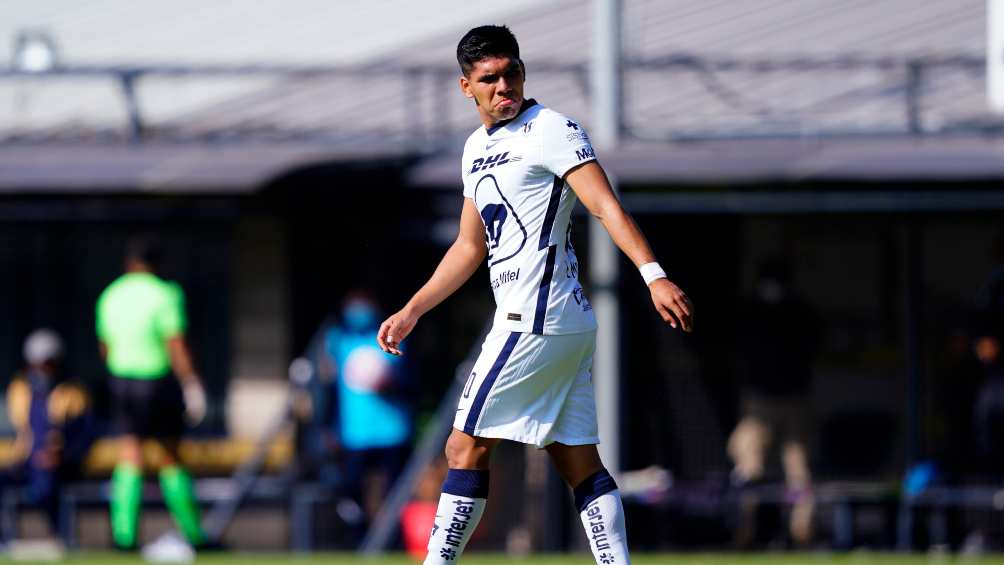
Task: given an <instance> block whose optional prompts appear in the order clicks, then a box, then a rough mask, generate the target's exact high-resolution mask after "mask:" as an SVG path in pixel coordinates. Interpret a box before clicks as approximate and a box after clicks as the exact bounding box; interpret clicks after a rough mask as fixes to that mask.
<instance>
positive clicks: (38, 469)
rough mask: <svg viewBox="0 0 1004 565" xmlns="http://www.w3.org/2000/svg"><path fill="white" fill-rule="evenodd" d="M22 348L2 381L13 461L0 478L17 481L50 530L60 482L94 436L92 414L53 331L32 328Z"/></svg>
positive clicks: (55, 521)
mask: <svg viewBox="0 0 1004 565" xmlns="http://www.w3.org/2000/svg"><path fill="white" fill-rule="evenodd" d="M23 353H24V360H25V368H24V370H23V371H22V372H21V373H19V374H17V375H15V376H14V378H13V379H12V380H11V383H10V385H9V386H8V387H7V413H8V415H9V417H10V420H11V423H12V424H13V425H14V428H15V430H16V432H17V438H16V440H15V448H16V450H17V453H18V459H19V463H18V464H17V465H15V467H14V468H13V469H11V470H9V471H8V472H7V473H5V474H4V476H2V477H0V483H2V484H4V485H10V484H18V485H21V486H23V487H24V488H25V490H26V493H27V497H28V502H29V503H30V504H34V505H37V506H39V507H40V508H42V509H43V510H44V511H45V513H46V517H47V518H48V521H49V525H50V528H51V531H52V533H54V534H55V533H56V532H57V531H58V527H59V499H60V492H61V490H62V485H63V484H65V483H66V482H67V481H70V480H73V479H74V478H77V477H79V475H80V471H81V467H82V465H83V461H84V458H85V457H86V455H87V452H88V450H89V449H90V447H91V443H92V442H93V440H94V417H93V412H92V410H91V403H90V398H89V396H88V394H87V391H86V389H85V388H84V387H83V386H82V385H81V384H80V383H79V382H77V381H76V380H75V379H72V378H69V376H68V375H67V373H66V372H65V371H64V370H63V367H62V360H63V340H62V339H61V338H60V337H59V335H58V334H57V333H55V332H54V331H52V330H49V329H39V330H35V331H34V332H32V333H31V334H30V335H29V336H28V338H27V339H26V340H25V342H24V348H23Z"/></svg>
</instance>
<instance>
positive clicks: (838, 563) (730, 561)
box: [0, 552, 1004, 565]
mask: <svg viewBox="0 0 1004 565" xmlns="http://www.w3.org/2000/svg"><path fill="white" fill-rule="evenodd" d="M65 562H67V563H72V564H77V565H91V564H93V565H99V564H100V565H115V564H119V563H121V564H125V563H142V562H143V561H142V560H141V559H140V558H139V557H138V556H130V555H123V554H117V553H73V554H70V555H69V556H68V557H67V559H66V560H65ZM513 562H515V563H520V564H523V565H590V564H592V563H593V560H592V557H591V556H589V555H586V554H584V553H583V554H561V555H548V556H533V557H528V558H526V559H514V558H511V557H507V556H505V555H486V554H472V555H469V556H465V557H464V559H463V563H464V565H503V564H508V563H513ZM632 562H633V563H634V564H635V565H656V564H660V565H661V564H668V565H802V564H807V565H831V564H833V565H921V564H923V565H941V564H945V563H956V562H957V563H964V564H977V565H982V564H984V563H986V564H988V565H989V564H991V563H993V564H1001V563H1004V555H1001V554H998V555H991V556H985V557H979V558H957V557H954V556H950V555H925V554H920V555H899V554H890V553H870V552H852V553H842V554H830V553H682V554H681V553H649V554H645V553H638V554H635V555H632ZM0 563H15V562H14V561H10V560H6V559H0ZM16 563H31V562H30V561H18V562H16ZM196 563H199V564H206V565H213V564H219V565H273V564H275V565H349V564H365V565H414V564H415V562H414V561H412V560H410V559H409V558H408V557H406V556H404V555H400V554H398V555H392V556H387V557H380V558H373V559H366V558H362V557H359V556H357V555H355V554H351V553H315V554H309V555H295V554H278V553H260V554H259V553H251V554H241V553H223V554H216V555H206V556H201V557H199V558H198V559H197V560H196Z"/></svg>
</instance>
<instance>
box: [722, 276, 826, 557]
mask: <svg viewBox="0 0 1004 565" xmlns="http://www.w3.org/2000/svg"><path fill="white" fill-rule="evenodd" d="M820 329H821V326H820V322H819V319H818V318H817V316H816V314H815V312H814V311H813V309H812V308H811V307H810V306H809V305H808V304H807V303H806V302H805V300H803V299H802V298H801V297H800V296H798V295H797V294H796V293H795V291H794V289H793V288H792V285H791V270H790V267H789V265H788V264H787V262H786V261H784V260H783V259H769V260H766V261H764V262H763V263H762V264H761V265H760V267H759V271H758V276H757V280H756V287H755V293H754V295H753V296H752V297H751V298H750V299H749V300H747V303H746V304H745V305H744V306H743V307H742V308H741V312H740V317H739V335H738V342H739V343H738V351H739V370H740V377H741V383H742V388H741V410H742V416H741V419H740V421H739V424H738V425H737V426H736V428H735V430H734V431H733V432H732V436H731V437H730V438H729V442H728V453H729V456H730V457H731V458H732V460H733V462H734V463H735V470H734V471H733V477H734V479H735V481H736V482H737V483H739V484H750V483H755V482H758V481H761V480H763V479H764V478H765V475H766V472H767V470H766V465H767V455H768V453H769V451H770V450H771V448H772V447H773V446H779V447H780V448H781V463H782V467H783V470H784V476H785V482H786V486H787V489H788V498H789V500H790V501H791V503H792V506H791V516H790V523H789V530H790V534H791V539H792V540H793V541H794V542H795V543H796V544H798V545H802V546H804V545H806V544H808V543H809V541H810V540H811V536H812V514H813V497H812V476H811V473H810V470H809V461H808V442H809V433H810V426H811V417H810V416H811V410H812V409H811V407H810V405H809V392H810V391H809V387H810V384H811V379H812V363H813V360H814V359H815V357H816V355H817V352H818V350H819V345H820ZM752 510H753V509H752V508H746V509H744V513H743V514H744V515H743V516H741V517H740V519H741V520H742V522H743V523H741V524H740V528H739V532H738V535H737V542H738V543H739V544H740V545H745V544H748V543H749V542H751V541H752V535H753V525H752V524H751V519H752V515H751V512H752Z"/></svg>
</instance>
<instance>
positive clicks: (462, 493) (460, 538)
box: [425, 469, 488, 565]
mask: <svg viewBox="0 0 1004 565" xmlns="http://www.w3.org/2000/svg"><path fill="white" fill-rule="evenodd" d="M487 501H488V471H484V470H477V469H450V470H449V472H448V473H447V474H446V481H444V482H443V494H442V495H440V497H439V507H438V508H437V509H436V521H435V523H434V524H433V526H432V533H431V534H430V536H429V546H428V549H429V553H428V554H427V555H426V557H425V565H445V564H447V563H452V562H454V561H456V560H457V559H459V558H460V554H461V553H463V551H464V548H465V547H467V542H468V541H469V540H470V539H471V534H473V533H474V530H475V528H477V526H478V522H479V521H480V520H481V514H482V513H484V510H485V504H486V503H487Z"/></svg>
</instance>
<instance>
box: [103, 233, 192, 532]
mask: <svg viewBox="0 0 1004 565" xmlns="http://www.w3.org/2000/svg"><path fill="white" fill-rule="evenodd" d="M160 257H161V248H160V244H159V241H158V240H157V238H156V237H154V236H137V237H133V238H131V239H130V240H129V243H128V245H127V249H126V257H125V270H126V272H125V274H124V275H122V276H120V277H119V278H117V279H115V281H114V282H112V283H111V284H110V285H109V286H108V288H106V289H105V290H104V292H102V293H101V297H100V298H99V299H98V304H97V313H96V314H97V333H98V340H99V347H100V351H101V356H102V358H103V359H104V360H105V362H106V364H107V366H108V371H109V373H111V376H112V378H111V386H110V389H111V391H112V402H113V417H114V419H115V422H114V424H115V427H116V428H117V430H116V431H117V433H119V434H120V436H119V443H120V448H119V449H120V452H119V462H118V464H117V465H116V466H115V470H114V472H113V473H112V496H111V520H112V537H113V539H114V542H115V545H116V546H118V547H119V548H121V549H131V548H134V547H135V545H136V534H137V529H138V525H139V524H138V522H139V509H140V505H141V502H142V494H143V492H142V491H143V454H142V442H143V440H145V439H151V440H154V441H155V443H156V444H157V445H159V446H160V448H161V462H162V464H161V466H160V469H159V474H160V486H161V490H162V492H163V494H164V500H165V502H166V503H167V507H168V510H170V511H171V515H172V516H173V517H174V519H175V522H176V523H177V524H178V528H179V529H180V530H181V532H182V533H183V534H184V536H185V538H186V539H187V540H188V541H189V543H191V544H192V545H194V546H200V545H203V544H205V543H206V536H205V533H204V532H203V530H202V525H201V523H200V519H199V509H198V507H197V506H196V503H195V492H194V489H193V486H192V480H191V477H190V476H189V475H188V472H187V471H186V470H185V469H184V468H183V467H182V466H181V464H180V462H179V460H178V439H179V438H180V436H181V434H182V432H183V431H184V429H185V416H187V417H188V420H189V423H193V424H194V423H197V422H198V421H199V420H201V419H202V416H204V415H205V394H204V392H203V389H202V384H201V380H200V379H199V376H198V375H197V374H196V373H195V368H194V367H193V364H192V359H191V355H190V354H189V352H188V346H187V345H186V343H185V329H186V326H187V322H186V317H185V295H184V292H183V291H182V290H181V287H180V286H178V285H177V284H176V283H173V282H168V281H165V280H163V279H161V278H160V277H158V276H157V275H156V274H155V273H154V270H155V268H156V267H157V264H158V263H159V260H160ZM172 371H173V373H174V375H173V377H172V375H171V373H172ZM174 377H176V379H175V378H174ZM179 383H180V384H181V386H179Z"/></svg>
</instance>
